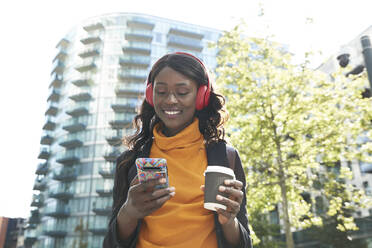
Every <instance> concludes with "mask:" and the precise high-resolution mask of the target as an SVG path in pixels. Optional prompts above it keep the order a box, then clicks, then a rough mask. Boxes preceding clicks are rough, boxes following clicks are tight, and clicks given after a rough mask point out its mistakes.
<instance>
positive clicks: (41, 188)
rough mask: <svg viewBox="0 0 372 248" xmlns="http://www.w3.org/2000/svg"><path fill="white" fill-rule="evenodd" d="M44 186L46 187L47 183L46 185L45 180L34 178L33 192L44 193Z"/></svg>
mask: <svg viewBox="0 0 372 248" xmlns="http://www.w3.org/2000/svg"><path fill="white" fill-rule="evenodd" d="M46 186H47V183H46V180H45V179H44V178H43V179H38V178H36V179H35V182H34V188H33V189H34V190H39V191H44V190H45V189H46Z"/></svg>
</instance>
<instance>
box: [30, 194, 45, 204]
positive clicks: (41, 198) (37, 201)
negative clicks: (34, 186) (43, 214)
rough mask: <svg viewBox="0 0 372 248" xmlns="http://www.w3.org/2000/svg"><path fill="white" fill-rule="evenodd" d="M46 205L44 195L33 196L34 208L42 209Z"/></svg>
mask: <svg viewBox="0 0 372 248" xmlns="http://www.w3.org/2000/svg"><path fill="white" fill-rule="evenodd" d="M43 204H44V196H43V195H42V194H39V195H35V194H34V195H33V196H32V202H31V206H32V207H41V206H43Z"/></svg>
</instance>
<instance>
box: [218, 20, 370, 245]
mask: <svg viewBox="0 0 372 248" xmlns="http://www.w3.org/2000/svg"><path fill="white" fill-rule="evenodd" d="M217 47H218V49H219V56H218V57H217V62H218V66H217V75H218V77H217V80H216V83H217V88H218V89H219V90H220V91H221V92H222V93H223V94H224V95H225V96H226V98H227V109H228V111H229V114H230V121H229V129H228V135H229V139H230V142H231V143H232V144H233V145H234V146H235V147H237V149H238V150H239V152H240V155H241V158H242V161H243V164H244V165H245V167H246V169H247V171H248V173H247V185H248V187H247V198H248V203H247V209H248V212H249V213H250V219H254V218H255V217H254V216H252V215H253V214H267V213H268V212H269V211H271V210H272V209H273V208H274V207H275V206H277V205H279V206H280V209H281V211H280V213H281V215H280V218H281V219H282V220H283V221H284V223H286V221H287V224H285V225H287V227H288V228H289V229H288V228H287V230H290V229H291V228H307V227H309V226H312V225H314V224H315V225H321V224H322V219H321V218H320V217H319V216H317V215H316V214H314V211H313V210H314V206H313V205H314V199H313V198H311V200H310V201H306V200H305V199H304V198H303V197H302V194H303V193H304V192H311V193H312V195H313V193H316V192H318V194H324V195H325V196H326V198H327V200H328V201H329V209H328V211H327V213H326V214H327V215H328V216H335V215H337V216H338V218H339V220H340V225H339V226H337V228H338V229H340V230H341V231H345V230H350V229H353V228H355V225H353V220H352V218H350V216H345V215H346V214H345V211H344V210H343V204H344V203H343V202H345V201H344V200H345V199H346V198H347V197H344V196H342V194H348V197H349V198H348V199H349V200H348V202H349V204H350V205H353V204H354V205H355V204H356V203H357V204H358V206H365V204H366V203H367V201H366V198H365V196H364V194H363V192H360V191H348V190H342V192H341V191H340V190H337V189H339V188H342V189H346V188H345V187H347V186H346V185H345V180H347V179H348V178H349V177H350V170H349V169H348V168H347V167H345V166H344V161H353V160H363V161H371V156H368V153H369V154H372V145H371V144H358V143H357V137H358V136H360V134H362V133H364V134H366V135H367V136H368V137H369V138H370V139H372V131H371V124H370V120H371V119H372V105H371V100H370V99H363V98H362V91H363V90H364V85H367V81H366V77H365V76H364V77H358V78H354V79H353V80H350V79H347V78H346V77H345V76H344V75H343V74H342V72H338V73H335V74H333V75H332V76H331V77H329V76H328V75H325V74H324V73H322V72H320V71H316V70H313V69H311V68H309V66H308V63H307V62H304V63H303V64H294V63H293V62H292V60H293V59H292V54H290V53H289V52H288V51H286V50H285V49H284V47H283V46H282V45H281V44H277V43H275V42H271V41H270V40H269V39H258V38H247V37H245V36H244V35H243V30H242V26H237V27H236V28H234V29H233V30H231V31H229V32H226V33H225V34H224V35H223V36H222V37H221V39H220V40H219V41H218V43H217ZM338 161H342V163H341V164H340V163H338V164H340V168H339V169H338V170H334V168H335V165H336V164H337V163H336V162H338ZM322 170H325V171H326V173H325V174H324V175H325V176H327V177H328V179H331V180H328V181H327V182H325V183H323V182H322V188H319V187H318V188H317V187H316V186H317V183H319V180H318V179H319V178H317V174H316V172H319V171H322ZM324 175H323V176H324ZM332 177H335V178H336V177H337V178H339V179H338V180H333V179H332ZM318 186H319V184H318ZM345 192H346V193H345ZM283 196H285V197H283ZM286 205H287V206H288V207H287V208H286ZM286 213H288V215H289V218H286ZM288 225H289V226H288ZM287 234H288V232H287ZM288 237H289V236H287V239H288ZM289 247H293V246H289Z"/></svg>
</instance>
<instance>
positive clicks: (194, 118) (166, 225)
mask: <svg viewBox="0 0 372 248" xmlns="http://www.w3.org/2000/svg"><path fill="white" fill-rule="evenodd" d="M146 86H147V87H146V99H145V100H144V102H143V103H142V107H141V110H140V113H139V114H138V115H137V116H136V117H135V119H134V125H135V127H136V129H137V132H136V134H135V135H134V136H131V137H127V138H128V139H127V145H128V147H129V150H128V151H126V152H124V153H123V154H122V155H121V156H120V157H119V158H118V159H117V167H116V173H115V185H114V194H113V195H114V203H113V213H112V216H111V220H110V224H109V231H108V233H107V235H106V237H105V240H104V247H107V248H108V247H140V248H141V247H179V248H183V247H185V248H186V247H215V248H217V247H218V248H224V247H251V239H250V235H249V229H248V220H247V217H246V197H245V175H244V172H243V169H242V165H241V163H240V159H239V156H238V153H237V152H236V151H235V150H233V151H234V153H235V154H236V158H237V159H236V160H235V161H236V162H235V163H234V164H233V167H232V166H231V168H234V174H235V178H236V179H235V178H234V179H232V180H226V181H224V182H223V183H222V184H221V186H220V187H219V192H221V193H219V194H218V195H217V196H216V200H217V201H219V202H220V203H221V204H222V205H224V207H225V209H221V208H216V209H214V210H215V211H211V210H209V209H206V208H204V186H203V184H204V174H203V172H204V171H205V170H206V168H207V167H208V166H212V165H221V166H222V165H223V166H226V167H227V166H229V165H228V163H227V162H226V161H227V158H226V153H225V155H224V156H220V154H217V153H219V152H217V149H212V148H213V147H216V146H218V147H222V148H223V150H222V151H226V144H225V143H226V142H225V140H224V128H223V124H224V121H225V115H224V102H225V101H224V97H223V96H221V95H219V94H217V93H216V92H215V91H214V90H213V87H212V85H211V82H210V81H209V77H208V73H207V69H206V68H205V66H204V64H203V63H202V62H201V61H200V60H199V59H198V58H196V57H194V56H193V55H191V54H187V53H180V52H178V53H172V54H167V55H165V56H163V57H162V58H160V59H159V60H158V61H157V62H156V63H155V64H154V66H153V67H152V70H151V71H150V73H149V75H148V78H147V82H146ZM146 157H150V158H163V159H165V161H167V171H168V179H169V185H170V186H171V187H167V188H162V189H159V188H158V187H157V186H158V185H159V184H163V183H165V182H166V180H165V179H164V178H161V179H160V180H159V179H157V180H156V179H153V180H148V181H145V182H142V183H139V180H138V179H137V176H136V171H135V170H136V166H134V161H135V160H136V159H137V158H146ZM222 195H224V196H222ZM183 226H187V227H188V228H187V230H185V228H183Z"/></svg>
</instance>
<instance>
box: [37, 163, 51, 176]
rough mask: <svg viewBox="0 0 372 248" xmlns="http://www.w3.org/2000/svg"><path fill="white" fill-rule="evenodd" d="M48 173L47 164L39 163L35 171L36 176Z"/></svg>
mask: <svg viewBox="0 0 372 248" xmlns="http://www.w3.org/2000/svg"><path fill="white" fill-rule="evenodd" d="M48 172H49V164H48V163H40V164H38V166H37V169H36V173H35V174H36V175H46V174H47V173H48Z"/></svg>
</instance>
